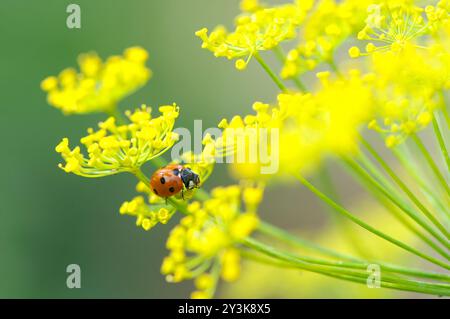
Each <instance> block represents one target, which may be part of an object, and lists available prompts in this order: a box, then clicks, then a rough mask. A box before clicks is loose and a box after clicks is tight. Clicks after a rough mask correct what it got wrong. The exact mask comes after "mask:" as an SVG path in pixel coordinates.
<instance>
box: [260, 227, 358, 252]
mask: <svg viewBox="0 0 450 319" xmlns="http://www.w3.org/2000/svg"><path fill="white" fill-rule="evenodd" d="M258 230H259V231H260V232H261V233H262V234H265V235H268V236H271V237H274V238H277V239H279V240H281V241H283V242H285V243H287V244H291V245H294V246H297V247H301V248H305V249H308V250H312V251H315V252H318V253H320V254H322V255H325V256H330V257H333V258H338V259H344V260H350V261H358V259H357V258H355V257H352V256H349V255H345V254H342V253H339V252H337V251H334V250H332V249H328V248H325V247H322V246H319V245H317V244H315V243H313V242H310V241H308V240H305V239H301V238H299V237H298V236H294V235H292V234H290V233H289V232H286V231H284V230H283V229H281V228H278V227H275V226H273V225H271V224H269V223H266V222H263V221H261V222H260V223H259V226H258Z"/></svg>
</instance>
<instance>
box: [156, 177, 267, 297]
mask: <svg viewBox="0 0 450 319" xmlns="http://www.w3.org/2000/svg"><path fill="white" fill-rule="evenodd" d="M262 193H263V187H262V186H261V185H259V186H258V185H257V186H251V185H246V186H241V187H240V186H228V187H217V188H214V189H213V190H212V192H211V198H210V199H207V200H205V201H203V202H199V201H195V202H192V203H191V204H189V206H188V212H189V215H187V216H186V217H184V218H183V219H182V220H181V221H180V223H179V225H177V226H175V228H174V229H173V230H172V231H171V233H170V235H169V237H168V239H167V248H168V249H169V250H170V254H169V256H168V257H166V258H165V259H164V261H163V264H162V266H161V272H162V273H163V274H164V275H166V278H167V280H168V281H171V282H180V281H182V280H186V279H195V286H196V288H197V290H196V291H195V292H193V294H192V297H193V298H209V297H212V294H213V292H214V289H215V286H216V284H217V280H218V279H219V277H220V278H222V279H223V280H226V281H233V280H235V279H237V277H238V276H239V273H240V267H239V261H240V255H239V251H238V250H237V249H236V246H237V245H239V242H240V240H242V239H244V238H246V237H248V236H249V235H250V234H251V233H252V232H253V231H254V230H255V229H256V227H257V225H258V217H257V215H256V210H257V207H258V205H259V203H260V202H261V200H262ZM241 202H243V203H244V205H243V206H242V205H241Z"/></svg>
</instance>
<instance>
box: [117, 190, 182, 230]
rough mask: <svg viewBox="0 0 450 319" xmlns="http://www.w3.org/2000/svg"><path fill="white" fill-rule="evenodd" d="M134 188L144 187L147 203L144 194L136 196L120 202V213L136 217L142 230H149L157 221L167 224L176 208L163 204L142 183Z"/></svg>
mask: <svg viewBox="0 0 450 319" xmlns="http://www.w3.org/2000/svg"><path fill="white" fill-rule="evenodd" d="M136 189H138V190H141V191H142V190H144V189H145V190H144V192H145V193H148V197H147V198H148V204H147V203H146V202H145V198H144V196H136V197H134V198H133V199H132V200H130V201H126V202H124V203H123V204H122V206H121V207H120V210H119V211H120V214H121V215H130V216H134V217H136V226H138V227H142V228H143V229H144V230H150V229H152V228H153V227H154V226H156V225H157V224H158V223H161V224H163V225H165V224H167V223H168V222H169V220H170V219H171V218H172V216H173V215H174V214H175V212H176V209H175V208H174V207H172V206H170V205H165V204H164V200H163V199H162V198H161V197H158V196H156V195H154V194H153V193H152V192H151V191H150V189H148V187H147V185H145V184H144V183H142V182H141V183H139V184H138V185H137V186H136ZM147 189H148V191H147Z"/></svg>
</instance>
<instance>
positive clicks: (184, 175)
mask: <svg viewBox="0 0 450 319" xmlns="http://www.w3.org/2000/svg"><path fill="white" fill-rule="evenodd" d="M180 176H181V180H182V181H183V184H184V186H185V187H186V189H194V188H198V187H199V186H200V177H199V176H198V175H197V174H195V173H194V172H193V171H192V170H191V169H190V168H184V169H183V170H182V171H181V174H180Z"/></svg>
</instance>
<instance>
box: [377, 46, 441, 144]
mask: <svg viewBox="0 0 450 319" xmlns="http://www.w3.org/2000/svg"><path fill="white" fill-rule="evenodd" d="M436 49H438V48H436ZM449 55H450V51H448V52H447V53H445V54H444V53H442V52H441V53H437V52H435V51H434V50H420V49H416V48H414V47H407V48H405V49H404V50H402V52H401V53H394V52H388V53H377V54H374V55H373V57H372V67H373V69H374V72H375V74H376V75H377V81H376V83H375V87H376V89H377V93H376V103H377V105H378V108H377V118H376V119H374V120H372V121H371V122H370V123H369V128H371V129H374V130H377V131H379V132H382V133H383V134H384V135H385V136H386V140H385V141H386V146H388V147H393V146H396V145H397V144H399V143H401V142H403V141H404V140H405V139H406V138H407V137H408V136H409V135H411V134H414V133H416V132H417V131H419V130H422V129H424V128H425V127H427V126H428V125H429V124H430V123H431V121H432V118H433V112H434V110H435V109H437V108H439V107H443V100H442V96H441V92H442V91H443V90H446V89H447V90H448V88H449V87H450V65H449V64H448V61H449Z"/></svg>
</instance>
